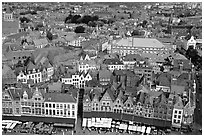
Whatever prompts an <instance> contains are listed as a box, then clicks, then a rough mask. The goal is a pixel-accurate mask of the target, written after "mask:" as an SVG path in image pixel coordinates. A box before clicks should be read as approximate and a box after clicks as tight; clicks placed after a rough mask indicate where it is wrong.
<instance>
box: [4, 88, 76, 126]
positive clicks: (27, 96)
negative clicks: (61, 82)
mask: <svg viewBox="0 0 204 137" xmlns="http://www.w3.org/2000/svg"><path fill="white" fill-rule="evenodd" d="M77 102H78V101H77V96H76V94H72V92H71V91H70V92H69V93H67V94H65V93H56V92H55V93H49V92H46V90H44V89H38V88H37V87H36V88H10V89H6V90H3V91H2V114H3V116H31V117H48V118H64V119H66V120H68V119H72V121H74V122H76V120H77V110H78V105H77V104H78V103H77ZM50 122H51V121H50ZM70 124H71V125H72V127H74V126H75V123H70Z"/></svg>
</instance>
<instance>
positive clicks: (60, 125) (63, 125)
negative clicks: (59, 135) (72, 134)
mask: <svg viewBox="0 0 204 137" xmlns="http://www.w3.org/2000/svg"><path fill="white" fill-rule="evenodd" d="M54 126H59V127H74V125H73V124H65V123H55V124H54Z"/></svg>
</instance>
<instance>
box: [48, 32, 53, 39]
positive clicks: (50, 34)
mask: <svg viewBox="0 0 204 137" xmlns="http://www.w3.org/2000/svg"><path fill="white" fill-rule="evenodd" d="M47 38H48V39H49V40H52V39H53V35H52V33H51V32H50V31H47Z"/></svg>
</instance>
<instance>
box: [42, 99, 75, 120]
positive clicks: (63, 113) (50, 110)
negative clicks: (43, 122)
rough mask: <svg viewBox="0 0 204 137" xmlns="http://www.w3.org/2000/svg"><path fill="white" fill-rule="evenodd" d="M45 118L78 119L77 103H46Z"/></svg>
mask: <svg viewBox="0 0 204 137" xmlns="http://www.w3.org/2000/svg"><path fill="white" fill-rule="evenodd" d="M44 104H45V116H48V117H62V118H74V119H77V103H69V102H67V103H65V102H45V103H44Z"/></svg>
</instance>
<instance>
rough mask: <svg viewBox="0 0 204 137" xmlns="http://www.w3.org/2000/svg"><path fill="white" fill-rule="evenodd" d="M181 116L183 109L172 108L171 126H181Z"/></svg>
mask: <svg viewBox="0 0 204 137" xmlns="http://www.w3.org/2000/svg"><path fill="white" fill-rule="evenodd" d="M182 118H183V109H175V108H174V109H173V114H172V126H174V127H177V128H179V127H181V122H182Z"/></svg>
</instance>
